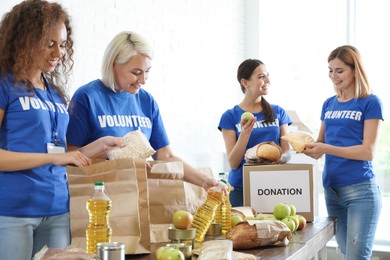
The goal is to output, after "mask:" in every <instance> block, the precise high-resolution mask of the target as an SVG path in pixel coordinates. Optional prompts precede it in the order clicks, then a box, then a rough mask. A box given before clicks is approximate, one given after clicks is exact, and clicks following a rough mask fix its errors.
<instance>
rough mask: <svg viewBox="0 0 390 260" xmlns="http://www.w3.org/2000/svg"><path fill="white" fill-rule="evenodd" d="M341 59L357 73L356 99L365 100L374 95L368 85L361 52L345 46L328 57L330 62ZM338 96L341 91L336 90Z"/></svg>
mask: <svg viewBox="0 0 390 260" xmlns="http://www.w3.org/2000/svg"><path fill="white" fill-rule="evenodd" d="M336 58H338V59H340V60H341V61H343V62H344V63H345V64H346V65H347V66H348V67H350V68H351V69H352V70H353V71H354V72H355V98H365V97H367V96H369V95H371V94H372V89H371V87H370V85H369V83H368V79H367V75H366V71H365V69H364V67H363V62H362V58H361V56H360V53H359V51H358V50H357V49H356V48H355V47H354V46H351V45H343V46H340V47H338V48H336V49H334V50H333V51H332V52H331V53H330V54H329V57H328V62H330V61H331V60H334V59H336ZM336 93H337V95H340V94H341V93H340V90H337V89H336Z"/></svg>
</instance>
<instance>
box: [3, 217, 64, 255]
mask: <svg viewBox="0 0 390 260" xmlns="http://www.w3.org/2000/svg"><path fill="white" fill-rule="evenodd" d="M70 240H71V236H70V221H69V213H66V214H63V215H58V216H51V217H45V218H18V217H6V216H0V259H1V260H31V259H33V257H34V255H35V253H37V252H39V251H40V250H41V249H42V247H43V246H45V245H47V246H48V247H56V248H61V247H66V246H69V245H70Z"/></svg>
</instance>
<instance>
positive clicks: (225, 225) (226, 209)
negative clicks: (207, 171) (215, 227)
mask: <svg viewBox="0 0 390 260" xmlns="http://www.w3.org/2000/svg"><path fill="white" fill-rule="evenodd" d="M221 182H223V183H225V184H226V185H227V195H225V194H223V196H222V198H223V203H221V204H220V209H221V215H222V235H223V236H226V234H227V232H229V230H230V229H231V228H232V222H231V212H232V204H231V203H230V200H229V194H230V191H231V189H232V186H230V184H229V183H228V182H227V181H225V180H221Z"/></svg>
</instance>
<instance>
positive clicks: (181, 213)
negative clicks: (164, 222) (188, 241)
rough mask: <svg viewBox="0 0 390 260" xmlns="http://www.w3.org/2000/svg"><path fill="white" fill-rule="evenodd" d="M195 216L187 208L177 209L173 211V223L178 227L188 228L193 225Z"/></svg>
mask: <svg viewBox="0 0 390 260" xmlns="http://www.w3.org/2000/svg"><path fill="white" fill-rule="evenodd" d="M193 220H194V216H193V215H192V214H191V213H190V212H188V211H185V210H177V211H175V213H173V217H172V223H173V225H174V226H175V228H177V229H187V228H189V227H190V226H191V224H192V221H193Z"/></svg>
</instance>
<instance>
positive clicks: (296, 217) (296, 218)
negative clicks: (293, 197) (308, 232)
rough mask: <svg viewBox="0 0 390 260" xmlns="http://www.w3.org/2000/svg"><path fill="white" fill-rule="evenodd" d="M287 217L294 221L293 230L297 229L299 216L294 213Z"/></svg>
mask: <svg viewBox="0 0 390 260" xmlns="http://www.w3.org/2000/svg"><path fill="white" fill-rule="evenodd" d="M287 218H290V219H292V220H293V221H294V223H295V230H297V229H298V226H299V217H298V216H297V215H294V216H288V217H287ZM295 230H294V231H295Z"/></svg>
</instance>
